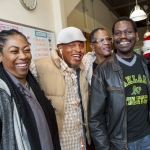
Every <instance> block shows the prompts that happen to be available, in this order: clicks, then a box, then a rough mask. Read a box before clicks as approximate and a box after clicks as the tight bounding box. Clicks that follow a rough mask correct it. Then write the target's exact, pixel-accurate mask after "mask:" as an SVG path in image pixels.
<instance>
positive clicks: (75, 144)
mask: <svg viewBox="0 0 150 150" xmlns="http://www.w3.org/2000/svg"><path fill="white" fill-rule="evenodd" d="M61 69H62V71H63V75H64V78H65V82H66V84H67V96H66V98H67V99H66V105H65V117H64V122H63V128H62V133H61V138H60V144H61V148H62V150H86V147H85V135H84V131H83V122H82V113H81V104H80V98H79V93H78V83H77V75H76V70H75V69H73V68H69V67H68V65H67V64H66V63H65V62H64V61H63V60H61Z"/></svg>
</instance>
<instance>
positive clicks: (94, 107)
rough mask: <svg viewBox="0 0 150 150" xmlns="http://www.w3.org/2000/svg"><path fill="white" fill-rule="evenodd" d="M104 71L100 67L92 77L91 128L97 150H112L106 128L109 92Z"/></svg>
mask: <svg viewBox="0 0 150 150" xmlns="http://www.w3.org/2000/svg"><path fill="white" fill-rule="evenodd" d="M102 74H103V70H102V69H101V68H100V67H99V66H98V67H97V69H96V70H95V72H94V75H93V76H92V84H91V98H90V111H89V113H90V114H89V127H90V132H91V136H92V139H93V142H94V144H95V149H96V150H111V148H110V146H109V145H110V142H109V139H108V134H107V127H106V116H105V113H106V109H105V108H106V101H107V91H106V88H105V85H104V81H103V80H104V79H103V75H102Z"/></svg>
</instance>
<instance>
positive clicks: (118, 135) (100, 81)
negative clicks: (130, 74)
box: [89, 53, 150, 150]
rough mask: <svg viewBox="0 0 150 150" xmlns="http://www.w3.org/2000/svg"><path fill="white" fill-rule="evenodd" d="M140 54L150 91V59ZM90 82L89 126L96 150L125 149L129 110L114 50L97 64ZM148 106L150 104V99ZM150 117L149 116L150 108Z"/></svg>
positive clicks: (120, 70)
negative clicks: (149, 61) (149, 62)
mask: <svg viewBox="0 0 150 150" xmlns="http://www.w3.org/2000/svg"><path fill="white" fill-rule="evenodd" d="M136 55H137V54H136ZM137 57H138V58H139V59H140V60H141V62H142V65H143V68H144V70H145V74H146V77H147V86H148V93H149V94H150V77H149V71H148V67H149V64H148V60H146V59H145V58H143V57H142V56H140V55H137ZM91 86H92V91H91V103H90V119H89V120H90V121H89V126H90V131H91V136H92V139H93V141H94V143H95V148H96V150H116V149H118V150H126V149H127V110H126V97H125V89H124V77H123V70H122V68H121V67H120V65H119V63H118V60H117V58H116V56H115V53H113V54H112V56H110V57H109V58H108V59H106V60H105V61H104V62H102V63H101V64H100V65H99V66H98V67H97V69H96V70H95V72H94V75H93V77H92V85H91ZM149 99H150V95H149ZM148 106H149V108H150V100H149V101H148ZM148 117H149V120H150V110H149V116H148Z"/></svg>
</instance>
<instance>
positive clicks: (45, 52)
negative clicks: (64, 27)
mask: <svg viewBox="0 0 150 150" xmlns="http://www.w3.org/2000/svg"><path fill="white" fill-rule="evenodd" d="M10 29H16V30H18V31H19V32H21V33H23V34H24V35H25V36H26V37H27V39H28V41H29V43H30V44H31V53H32V59H33V60H34V59H38V58H42V57H47V56H50V51H51V50H52V49H53V48H55V47H56V44H55V37H54V33H53V32H50V31H45V30H39V29H36V28H32V27H27V26H22V25H17V24H14V23H8V22H4V21H1V20H0V31H2V30H10Z"/></svg>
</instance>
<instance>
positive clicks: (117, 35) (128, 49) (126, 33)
mask: <svg viewBox="0 0 150 150" xmlns="http://www.w3.org/2000/svg"><path fill="white" fill-rule="evenodd" d="M137 38H138V33H137V32H135V31H134V28H133V26H132V24H131V22H130V21H119V22H117V23H116V24H115V27H114V35H113V40H114V45H115V48H116V49H117V54H118V55H119V56H120V57H122V58H130V57H132V56H133V48H134V45H135V42H136V39H137Z"/></svg>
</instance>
